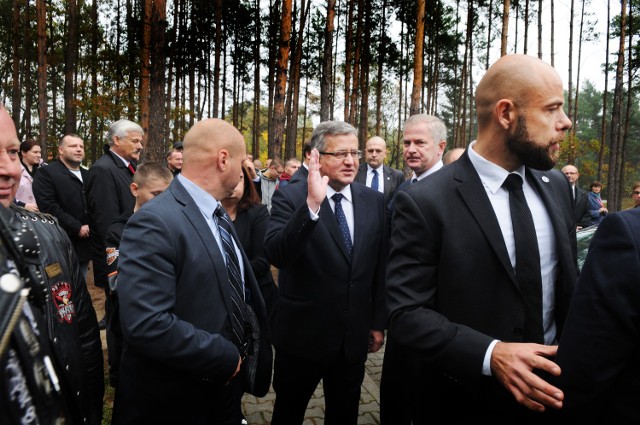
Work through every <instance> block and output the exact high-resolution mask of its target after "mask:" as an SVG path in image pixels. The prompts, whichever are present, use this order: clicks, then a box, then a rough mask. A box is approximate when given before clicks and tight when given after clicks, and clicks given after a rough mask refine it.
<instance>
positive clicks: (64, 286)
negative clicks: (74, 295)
mask: <svg viewBox="0 0 640 425" xmlns="http://www.w3.org/2000/svg"><path fill="white" fill-rule="evenodd" d="M51 293H52V295H53V304H54V305H55V306H56V308H57V309H58V321H59V322H60V323H63V322H67V323H72V322H73V317H74V316H75V315H76V306H75V305H74V304H73V300H71V284H70V283H69V282H58V283H56V284H55V285H53V286H52V287H51Z"/></svg>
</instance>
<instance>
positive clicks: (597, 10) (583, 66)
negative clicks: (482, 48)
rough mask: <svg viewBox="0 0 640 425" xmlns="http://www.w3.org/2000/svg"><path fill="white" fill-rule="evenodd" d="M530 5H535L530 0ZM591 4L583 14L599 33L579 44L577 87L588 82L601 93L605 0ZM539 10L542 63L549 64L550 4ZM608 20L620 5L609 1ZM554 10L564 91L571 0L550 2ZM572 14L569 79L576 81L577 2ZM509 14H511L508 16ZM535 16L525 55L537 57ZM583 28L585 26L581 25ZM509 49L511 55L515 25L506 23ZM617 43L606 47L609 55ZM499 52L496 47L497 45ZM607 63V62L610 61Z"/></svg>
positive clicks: (520, 36) (557, 57) (579, 3)
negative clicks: (541, 10) (540, 17)
mask: <svg viewBox="0 0 640 425" xmlns="http://www.w3.org/2000/svg"><path fill="white" fill-rule="evenodd" d="M531 3H536V4H535V6H536V10H537V3H538V2H537V1H534V0H531ZM590 3H591V4H590V5H589V7H587V8H586V9H585V10H586V11H587V12H591V13H592V16H590V17H589V20H591V21H592V22H595V28H596V31H597V32H598V33H599V37H598V40H597V41H591V42H583V46H582V58H581V61H580V85H581V86H582V83H584V81H586V80H587V79H588V80H590V81H591V82H592V83H594V85H595V86H596V87H597V88H598V89H600V90H603V89H604V74H603V73H602V67H601V65H602V64H603V63H604V62H605V59H606V58H605V56H606V35H607V22H606V20H607V0H591V2H590ZM542 5H543V6H542V7H543V16H542V22H543V35H542V55H543V56H542V59H543V60H544V61H546V62H549V63H550V62H551V56H550V54H551V51H550V50H551V27H550V22H551V11H550V10H551V3H550V1H549V0H544V1H543V2H542ZM611 6H612V7H611V19H613V17H614V16H616V15H619V14H620V1H618V0H612V1H611ZM554 7H555V52H556V54H555V63H554V65H555V68H556V70H557V71H558V73H559V74H560V77H561V78H562V81H563V82H564V87H565V89H566V88H567V87H568V78H569V75H568V72H569V70H568V66H569V65H568V64H569V23H570V11H571V0H554ZM574 7H575V9H576V11H575V16H574V40H573V49H574V54H573V76H572V79H573V81H574V84H575V81H576V73H577V70H578V41H579V30H580V13H581V7H582V1H581V0H575V5H574ZM512 13H513V12H512ZM537 22H538V20H537V15H536V16H535V19H534V21H533V24H532V25H531V26H530V27H529V50H528V52H527V54H529V55H535V56H537V54H538V24H537ZM585 28H586V23H585ZM509 34H510V37H509V46H510V49H511V50H510V52H511V53H512V52H513V45H514V40H515V21H514V20H513V19H511V21H510V22H509ZM518 39H519V43H518V53H523V45H522V43H523V40H524V31H523V27H522V25H520V26H519V28H518ZM618 45H619V41H618V40H617V39H615V40H612V41H611V43H610V45H609V50H610V51H616V50H617V49H618ZM498 49H499V44H498ZM499 54H500V53H499V50H498V52H497V53H496V56H495V57H493V56H492V58H491V60H492V61H495V60H496V59H497V58H498V56H499ZM610 60H611V59H610ZM609 77H610V80H609V89H611V88H612V83H611V82H612V81H613V80H612V75H610V76H609Z"/></svg>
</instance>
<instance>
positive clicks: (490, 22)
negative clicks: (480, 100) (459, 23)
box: [484, 0, 542, 69]
mask: <svg viewBox="0 0 640 425" xmlns="http://www.w3.org/2000/svg"><path fill="white" fill-rule="evenodd" d="M540 1H542V0H540ZM487 14H488V15H489V16H488V18H489V25H487V57H486V59H485V62H484V69H489V64H490V63H491V60H490V59H489V58H490V54H489V53H490V50H491V30H492V29H493V0H489V7H488V13H487Z"/></svg>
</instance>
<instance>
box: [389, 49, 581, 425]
mask: <svg viewBox="0 0 640 425" xmlns="http://www.w3.org/2000/svg"><path fill="white" fill-rule="evenodd" d="M563 103H564V96H563V87H562V80H561V79H560V77H559V76H558V74H557V72H556V71H555V70H554V69H553V68H552V67H551V66H550V65H548V64H546V63H544V62H542V61H541V60H539V59H537V58H535V57H532V56H524V55H507V56H503V57H502V58H501V59H499V60H498V61H497V62H496V63H495V64H494V65H493V66H491V67H490V68H489V70H488V71H487V73H486V74H485V76H484V77H483V78H482V80H481V81H480V83H479V85H478V89H477V91H476V105H477V115H478V134H477V139H476V141H475V142H474V143H472V144H471V145H470V146H469V148H468V149H467V151H466V152H465V153H464V154H463V155H462V156H461V157H460V159H458V160H457V161H455V162H453V163H452V164H450V165H448V166H447V167H444V168H442V169H441V170H440V171H438V172H436V173H434V174H432V175H430V176H429V177H428V178H426V179H424V180H422V181H420V182H418V183H417V184H414V185H411V187H409V188H407V189H406V190H404V191H398V193H397V195H396V201H395V210H394V216H393V223H392V234H391V248H390V254H389V258H388V264H387V287H386V288H387V307H388V309H389V315H390V316H389V317H390V319H389V331H388V332H389V337H390V338H391V337H393V338H395V340H396V341H397V343H398V344H401V345H402V346H404V347H407V348H409V349H411V350H413V351H414V352H415V353H416V355H417V356H419V357H420V359H421V360H422V365H423V368H424V374H425V376H426V377H427V378H426V381H425V386H426V390H427V396H426V397H424V398H422V399H421V400H420V402H421V406H420V408H421V410H422V411H423V412H426V413H425V415H426V416H427V418H428V420H429V423H434V424H438V423H443V424H448V423H480V422H482V420H486V421H492V422H497V423H520V424H534V423H536V424H538V423H552V420H553V418H552V416H553V415H551V414H546V413H544V412H546V411H548V410H550V411H552V412H553V411H554V410H555V409H560V408H561V407H562V401H563V394H562V391H561V390H560V389H559V388H557V387H556V386H554V385H552V384H551V383H549V382H548V379H549V378H548V375H558V374H559V373H560V368H559V367H558V365H557V364H555V363H554V361H553V357H554V356H555V354H556V351H557V345H556V344H557V341H558V339H559V338H560V335H561V332H562V326H563V324H564V319H565V317H566V312H567V308H568V304H569V300H570V297H571V295H572V293H573V290H574V287H575V283H576V276H577V262H576V238H575V232H576V227H575V220H574V218H573V212H572V203H571V197H570V192H569V183H568V181H567V179H566V178H565V176H564V175H562V174H561V173H560V172H559V171H557V170H551V169H552V168H553V166H554V165H555V164H556V162H557V159H558V156H559V149H560V143H561V141H562V140H563V138H564V134H565V131H566V130H568V129H569V128H570V127H571V121H570V120H569V119H568V118H567V116H566V115H565V113H564V111H563V108H562V106H563ZM548 170H551V171H548ZM507 180H508V181H507ZM512 180H516V181H517V180H520V182H522V185H521V186H522V188H521V189H518V187H517V185H512V186H508V185H509V184H510V182H511V181H512ZM505 182H506V184H505ZM514 183H515V182H514ZM523 197H524V199H522V198H523ZM512 198H513V199H512ZM512 201H513V207H512V206H511V204H512ZM516 201H517V202H516ZM522 201H524V203H525V204H526V208H528V209H529V210H530V211H531V212H530V213H529V214H528V215H529V217H531V216H532V219H530V220H529V222H530V226H531V227H529V229H530V230H531V231H530V232H529V234H528V235H526V236H528V237H527V238H525V239H526V242H527V247H530V246H532V245H535V246H536V249H537V250H532V251H531V252H535V253H536V254H535V255H533V254H531V255H529V256H526V255H521V254H520V255H517V253H518V252H520V253H522V252H524V251H520V249H521V248H523V246H522V245H523V244H522V242H523V240H517V238H515V237H514V234H515V235H520V233H521V230H522V229H521V228H519V227H518V226H516V225H513V224H512V220H516V223H517V220H518V219H520V220H522V219H524V216H525V214H524V213H523V209H524V208H523V205H522V204H523V202H522ZM518 237H520V236H518ZM536 264H537V266H536ZM521 265H522V266H523V265H529V266H530V268H529V269H528V270H527V271H526V272H525V271H524V270H521V271H520V272H519V273H518V274H517V275H516V270H519V268H518V267H519V266H521ZM536 269H537V270H536ZM525 278H526V280H525ZM535 281H537V283H535ZM383 368H384V365H383ZM383 423H388V424H393V425H399V424H400V422H393V421H384V419H383ZM402 423H404V422H402ZM414 423H416V422H414ZM418 423H423V422H418Z"/></svg>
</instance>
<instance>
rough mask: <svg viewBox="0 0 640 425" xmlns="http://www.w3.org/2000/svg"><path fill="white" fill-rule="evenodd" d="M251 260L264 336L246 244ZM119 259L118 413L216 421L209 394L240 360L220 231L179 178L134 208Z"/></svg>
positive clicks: (267, 367) (248, 282) (266, 368)
mask: <svg viewBox="0 0 640 425" xmlns="http://www.w3.org/2000/svg"><path fill="white" fill-rule="evenodd" d="M232 233H233V237H234V238H235V240H236V243H239V241H238V238H237V235H236V234H235V231H234V232H232ZM242 260H243V263H244V275H245V287H246V289H247V290H248V292H249V294H250V295H249V296H248V297H247V298H248V299H250V300H251V306H252V307H253V308H254V311H255V312H256V314H257V316H258V319H259V321H260V324H261V330H262V331H263V332H262V337H263V338H265V337H266V334H267V333H268V329H267V325H266V320H267V319H266V312H265V306H264V302H263V301H262V297H261V296H260V290H259V288H258V283H257V282H256V279H255V277H254V275H253V272H252V270H251V267H250V263H249V259H248V258H247V256H246V255H245V254H244V251H243V255H242ZM118 261H119V273H118V291H119V295H120V319H121V323H122V333H123V337H124V350H123V355H122V363H121V366H120V383H119V386H118V391H117V393H118V394H119V395H118V396H117V400H116V404H117V419H119V420H122V419H124V418H127V419H129V420H131V421H133V422H134V423H135V421H136V420H138V421H140V420H142V419H143V418H146V423H152V422H154V420H153V418H156V419H158V418H161V419H162V420H163V421H164V422H163V423H212V422H211V420H212V418H211V416H210V414H211V412H210V411H209V409H210V406H209V404H210V403H209V402H207V400H209V401H211V400H213V399H214V397H215V396H216V394H219V393H220V392H221V391H222V392H223V391H224V388H225V385H226V383H227V381H229V380H230V379H231V376H232V375H233V373H234V371H235V370H236V367H237V365H238V360H239V352H238V349H237V348H236V346H235V345H234V344H233V342H231V340H230V338H231V334H232V328H231V324H230V315H231V311H232V307H231V302H232V301H231V295H230V291H231V286H230V285H229V280H228V277H227V269H226V266H225V262H224V258H223V254H222V253H221V252H220V249H219V247H218V244H217V243H216V240H215V238H214V236H213V233H212V232H211V230H210V228H209V226H208V224H207V223H206V221H205V219H204V217H203V216H202V213H201V211H200V209H199V207H198V205H197V204H196V203H195V202H194V200H193V198H191V196H190V195H189V193H188V192H187V191H186V189H185V188H184V186H183V185H182V184H181V183H180V181H179V180H178V179H174V180H173V182H172V183H171V185H170V186H169V188H168V189H167V190H166V191H164V192H163V193H162V194H160V195H158V196H157V197H156V198H155V199H153V200H151V201H149V202H147V203H146V204H145V205H144V206H143V207H142V208H141V209H140V210H139V211H138V212H136V213H135V214H133V215H132V216H131V218H130V219H129V221H128V222H127V226H126V228H125V231H124V234H123V235H122V242H121V244H120V257H119V260H118ZM262 347H265V348H266V349H265V350H263V352H264V354H265V360H266V361H265V363H264V365H263V367H262V368H261V369H260V370H259V372H258V374H259V375H260V376H261V377H266V379H267V380H269V381H270V379H271V346H270V344H269V342H268V340H267V339H264V341H263V345H262ZM265 373H266V375H265ZM149 394H154V396H153V397H149ZM207 420H209V422H206V421H207Z"/></svg>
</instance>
